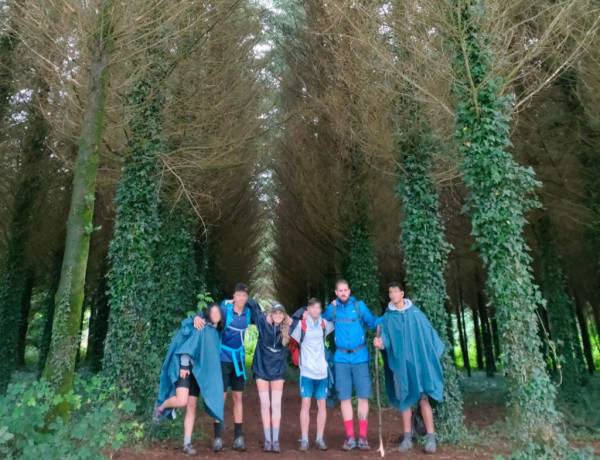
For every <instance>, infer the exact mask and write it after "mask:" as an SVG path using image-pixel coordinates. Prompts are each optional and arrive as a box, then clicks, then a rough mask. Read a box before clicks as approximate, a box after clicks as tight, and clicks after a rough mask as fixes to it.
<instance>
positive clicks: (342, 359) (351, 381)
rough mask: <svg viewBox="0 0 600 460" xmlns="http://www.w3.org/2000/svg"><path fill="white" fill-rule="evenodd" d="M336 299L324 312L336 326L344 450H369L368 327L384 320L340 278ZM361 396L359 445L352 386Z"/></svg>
mask: <svg viewBox="0 0 600 460" xmlns="http://www.w3.org/2000/svg"><path fill="white" fill-rule="evenodd" d="M335 295H336V299H335V300H334V301H333V302H332V303H331V304H329V306H328V307H327V309H326V310H325V311H324V312H323V315H322V316H323V319H325V320H326V321H332V322H333V323H334V326H335V332H334V340H335V345H336V351H335V355H334V367H335V389H336V391H337V394H338V398H339V399H340V401H341V410H342V418H343V420H344V425H345V428H346V441H345V442H344V445H343V446H342V449H344V450H352V449H355V448H356V447H358V448H359V449H360V450H369V449H370V448H371V447H370V446H369V442H368V440H367V427H368V416H369V398H370V397H371V375H370V371H369V350H368V348H367V336H366V332H365V329H364V327H365V326H366V327H368V328H370V329H375V328H376V327H377V325H378V324H379V323H380V322H381V318H378V317H376V316H375V315H374V314H373V313H371V310H369V308H368V307H367V306H366V305H365V303H364V302H363V301H362V300H357V299H355V298H354V297H352V296H351V291H350V286H349V284H348V282H347V281H346V280H343V279H342V280H338V281H337V283H336V285H335ZM353 388H354V390H355V391H356V396H357V398H358V426H359V439H358V445H357V443H356V439H355V437H354V421H353V416H354V414H353V410H352V401H351V398H352V389H353Z"/></svg>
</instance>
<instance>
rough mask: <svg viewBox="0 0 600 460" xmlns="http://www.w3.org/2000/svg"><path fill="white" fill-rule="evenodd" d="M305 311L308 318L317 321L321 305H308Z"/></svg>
mask: <svg viewBox="0 0 600 460" xmlns="http://www.w3.org/2000/svg"><path fill="white" fill-rule="evenodd" d="M306 311H308V314H309V316H310V317H311V318H312V319H314V320H317V319H319V316H321V311H322V308H321V304H320V303H318V302H317V303H314V304H312V305H310V306H309V307H307V308H306Z"/></svg>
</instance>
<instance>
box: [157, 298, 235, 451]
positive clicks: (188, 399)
mask: <svg viewBox="0 0 600 460" xmlns="http://www.w3.org/2000/svg"><path fill="white" fill-rule="evenodd" d="M204 318H205V320H206V323H207V327H205V328H204V329H203V330H202V331H199V330H197V329H195V328H194V320H193V319H192V318H188V319H185V320H183V321H182V322H181V328H180V329H179V332H178V333H177V335H175V337H174V338H173V340H172V342H171V346H170V347H169V351H168V352H167V357H166V358H165V361H164V363H163V366H162V370H161V373H160V386H159V390H158V398H157V401H156V406H155V408H154V413H153V415H152V419H153V421H154V422H155V423H158V422H160V421H161V420H164V419H165V418H175V417H174V415H175V413H174V409H176V408H181V407H185V408H186V410H185V419H184V423H183V429H184V441H183V450H184V452H185V453H186V454H188V455H194V454H195V453H196V451H195V449H194V447H193V446H192V444H191V439H192V432H193V429H194V421H195V418H196V406H197V404H198V397H199V396H200V395H202V398H203V400H204V407H205V408H206V412H207V413H208V414H209V415H210V416H211V417H213V418H215V419H217V420H220V421H223V412H224V408H223V406H224V401H223V379H222V377H221V373H220V372H215V370H218V369H220V368H221V360H220V351H219V350H220V333H221V330H222V329H223V315H222V314H221V308H220V307H219V305H218V304H216V303H214V304H211V305H209V306H208V308H207V309H206V312H205V313H204Z"/></svg>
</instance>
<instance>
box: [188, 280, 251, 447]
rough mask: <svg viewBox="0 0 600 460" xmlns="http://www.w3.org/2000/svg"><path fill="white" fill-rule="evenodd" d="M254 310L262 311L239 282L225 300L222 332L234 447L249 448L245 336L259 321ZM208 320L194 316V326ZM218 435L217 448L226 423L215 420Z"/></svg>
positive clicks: (225, 393) (225, 392)
mask: <svg viewBox="0 0 600 460" xmlns="http://www.w3.org/2000/svg"><path fill="white" fill-rule="evenodd" d="M253 311H260V306H259V305H258V304H257V303H256V302H255V301H254V300H253V299H251V298H249V296H248V287H247V286H246V285H245V284H244V283H238V284H236V285H235V288H234V292H233V299H230V300H223V302H221V313H222V315H223V318H224V319H225V327H224V329H223V332H222V333H221V375H222V377H223V390H224V392H223V400H224V401H225V400H227V389H228V388H229V387H231V395H232V399H233V422H234V425H233V426H234V440H233V449H234V450H237V451H245V450H246V444H245V442H244V436H243V433H242V421H243V417H244V407H243V400H242V392H243V391H244V386H245V382H246V365H245V360H246V355H245V351H244V338H245V335H246V330H247V329H248V326H250V324H255V320H256V315H255V314H253ZM204 324H205V321H204V319H203V318H201V317H200V316H198V315H197V316H195V317H194V327H195V328H196V329H199V330H202V328H203V327H204ZM214 430H215V438H214V440H213V445H212V448H213V451H215V452H219V451H221V450H222V449H223V440H222V438H221V435H222V431H223V424H222V423H221V420H215V424H214Z"/></svg>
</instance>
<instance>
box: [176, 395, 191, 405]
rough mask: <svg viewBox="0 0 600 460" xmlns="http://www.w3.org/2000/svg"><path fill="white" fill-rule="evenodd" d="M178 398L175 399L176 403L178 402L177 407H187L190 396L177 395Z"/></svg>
mask: <svg viewBox="0 0 600 460" xmlns="http://www.w3.org/2000/svg"><path fill="white" fill-rule="evenodd" d="M176 398H177V399H176V400H175V404H177V407H186V406H187V404H188V401H189V398H188V397H187V396H177V397H176Z"/></svg>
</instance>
